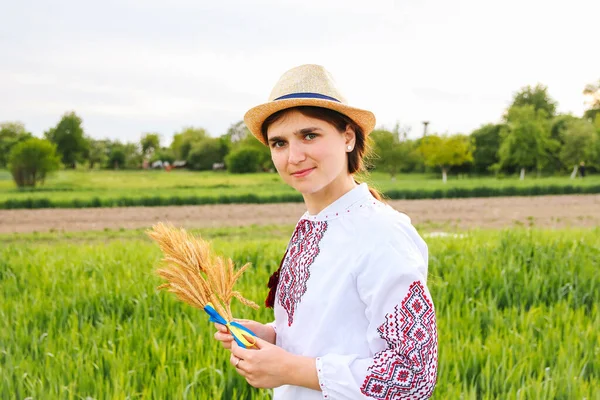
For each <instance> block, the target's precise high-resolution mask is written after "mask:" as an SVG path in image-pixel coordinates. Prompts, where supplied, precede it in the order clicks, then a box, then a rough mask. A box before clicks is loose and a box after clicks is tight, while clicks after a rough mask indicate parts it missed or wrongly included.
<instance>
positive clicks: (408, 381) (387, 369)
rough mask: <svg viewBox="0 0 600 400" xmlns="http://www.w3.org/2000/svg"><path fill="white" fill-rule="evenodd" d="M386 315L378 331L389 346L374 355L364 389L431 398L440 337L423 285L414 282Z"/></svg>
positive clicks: (370, 392) (367, 392) (392, 396)
mask: <svg viewBox="0 0 600 400" xmlns="http://www.w3.org/2000/svg"><path fill="white" fill-rule="evenodd" d="M385 318H386V321H385V322H384V323H383V324H382V325H381V326H380V327H379V328H378V329H377V331H378V332H379V336H381V338H382V339H383V340H385V341H386V342H387V345H388V347H387V349H385V350H383V351H380V352H379V353H377V354H375V357H374V358H373V364H372V365H371V366H370V367H369V368H368V369H367V371H368V372H369V375H367V377H366V378H365V381H364V383H363V385H362V387H361V392H362V393H363V394H364V395H365V396H369V397H372V398H375V399H400V398H407V397H406V396H416V397H414V398H418V399H423V398H429V397H430V396H431V394H432V393H433V388H434V387H435V383H436V380H437V354H438V353H437V341H438V340H437V328H436V324H435V312H434V309H433V304H432V302H431V300H429V298H428V297H427V295H426V293H425V288H424V286H423V284H422V283H421V282H419V281H415V282H413V283H412V284H411V285H410V287H409V289H408V294H407V295H406V297H405V298H404V300H402V303H401V304H400V305H399V306H395V307H394V312H393V313H392V314H389V315H386V316H385ZM394 328H395V329H394Z"/></svg>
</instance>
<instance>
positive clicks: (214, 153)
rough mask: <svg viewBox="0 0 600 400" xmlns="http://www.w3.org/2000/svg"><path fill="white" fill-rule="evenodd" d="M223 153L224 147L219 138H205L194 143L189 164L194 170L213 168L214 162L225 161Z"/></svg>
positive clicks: (188, 160) (188, 159)
mask: <svg viewBox="0 0 600 400" xmlns="http://www.w3.org/2000/svg"><path fill="white" fill-rule="evenodd" d="M223 153H224V149H223V146H222V144H221V141H220V140H219V139H214V138H208V139H204V140H201V141H199V142H195V143H193V144H192V148H191V149H190V151H189V154H188V157H187V165H188V166H189V167H190V168H191V169H194V170H199V171H202V170H205V171H206V170H211V169H212V167H213V164H215V163H221V162H223Z"/></svg>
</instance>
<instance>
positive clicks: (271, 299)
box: [265, 251, 287, 308]
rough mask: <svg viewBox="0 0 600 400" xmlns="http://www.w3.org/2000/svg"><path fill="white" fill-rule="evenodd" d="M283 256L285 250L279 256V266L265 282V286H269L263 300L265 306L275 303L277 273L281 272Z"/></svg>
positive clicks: (270, 306)
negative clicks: (267, 281) (281, 255)
mask: <svg viewBox="0 0 600 400" xmlns="http://www.w3.org/2000/svg"><path fill="white" fill-rule="evenodd" d="M285 256H287V251H286V252H285V254H284V255H283V257H282V258H281V262H280V263H279V268H277V271H275V272H273V275H271V277H270V278H269V283H267V287H268V288H269V294H268V295H267V298H266V300H265V306H266V307H267V308H273V306H274V305H275V293H276V292H277V285H278V284H279V274H280V273H281V266H282V265H283V260H285Z"/></svg>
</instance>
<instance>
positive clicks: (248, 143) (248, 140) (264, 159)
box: [225, 134, 275, 171]
mask: <svg viewBox="0 0 600 400" xmlns="http://www.w3.org/2000/svg"><path fill="white" fill-rule="evenodd" d="M240 148H252V149H255V150H256V151H257V152H258V153H259V154H260V156H259V157H258V164H259V171H271V170H274V169H275V165H273V160H272V159H271V150H270V149H269V147H268V146H265V145H264V144H262V142H259V141H258V139H256V138H255V137H254V136H253V135H252V134H250V135H247V136H246V137H245V138H244V139H242V140H240V141H238V142H236V143H234V144H233V147H232V149H231V151H235V150H237V149H240ZM226 160H227V159H226ZM225 164H227V161H225Z"/></svg>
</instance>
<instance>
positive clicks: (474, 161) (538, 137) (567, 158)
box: [0, 80, 600, 186]
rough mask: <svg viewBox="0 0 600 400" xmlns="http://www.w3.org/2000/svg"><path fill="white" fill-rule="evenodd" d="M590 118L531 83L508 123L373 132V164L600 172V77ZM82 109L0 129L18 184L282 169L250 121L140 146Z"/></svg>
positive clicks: (154, 138) (402, 168) (382, 167)
mask: <svg viewBox="0 0 600 400" xmlns="http://www.w3.org/2000/svg"><path fill="white" fill-rule="evenodd" d="M584 94H585V95H586V96H588V98H589V99H590V100H589V104H588V109H587V110H586V112H585V114H584V115H583V116H582V117H581V118H578V117H575V116H573V115H570V114H557V112H556V107H557V103H556V101H555V100H553V99H552V98H551V97H550V95H549V94H548V89H547V87H545V86H543V85H540V84H538V85H536V86H534V87H532V86H527V87H524V88H522V89H521V90H519V91H518V92H516V93H515V95H514V97H513V99H512V104H511V105H510V106H509V107H508V109H507V110H506V111H505V113H504V114H503V115H502V118H501V122H500V123H496V124H491V123H490V124H486V125H483V126H481V127H480V128H478V129H476V130H474V131H473V132H471V133H470V134H468V135H466V134H452V135H448V134H428V135H424V136H423V137H421V138H418V139H409V138H408V133H409V130H408V129H407V128H405V127H402V126H400V124H397V125H396V127H395V128H393V129H392V130H386V129H377V130H375V131H374V132H373V133H372V134H371V136H370V137H371V139H372V140H371V141H370V142H371V147H372V150H373V151H372V152H371V154H372V155H371V157H370V158H369V163H368V168H369V169H371V170H376V171H384V172H387V173H389V174H390V176H391V177H392V179H395V176H396V175H397V174H399V173H410V172H427V171H440V172H441V173H442V179H443V180H444V181H446V179H447V174H448V172H449V171H450V170H451V169H452V170H453V171H455V172H457V173H468V174H490V173H495V174H513V173H520V176H521V179H523V178H524V177H525V172H526V171H528V170H529V171H535V172H536V173H537V174H542V173H545V174H548V173H549V174H560V173H566V172H568V171H572V176H573V175H574V174H576V172H577V168H578V166H579V165H582V166H583V165H585V166H586V167H587V168H588V170H592V171H598V170H600V80H599V81H598V82H597V83H595V84H590V85H587V86H586V88H585V89H584ZM82 125H83V124H82V119H81V118H80V117H79V116H78V115H77V114H76V113H75V112H68V113H65V114H64V115H63V116H62V118H61V119H60V121H59V122H58V123H57V125H56V126H54V127H51V128H50V129H48V130H47V131H46V132H44V137H43V138H41V139H40V138H35V137H33V135H32V134H31V133H30V132H27V130H26V129H25V126H24V125H23V124H22V123H19V122H6V123H2V124H0V168H8V169H9V170H10V171H11V173H12V175H13V178H14V180H15V182H16V183H17V185H18V186H35V185H36V184H37V183H40V182H42V183H43V181H44V179H45V177H46V176H47V174H48V173H50V172H52V171H54V170H57V169H59V168H61V167H62V166H64V167H65V168H73V169H74V168H77V166H78V165H79V166H86V167H87V168H104V169H139V168H142V166H151V165H152V164H154V163H155V162H156V161H161V163H160V164H161V165H165V164H168V165H177V166H183V165H184V166H185V167H186V168H188V169H191V170H197V171H201V170H211V169H214V168H215V166H223V167H225V168H226V169H227V170H229V171H230V172H232V173H245V172H259V171H269V170H272V169H273V164H272V162H271V157H270V152H269V149H268V148H267V147H266V146H264V145H262V144H261V143H260V142H258V141H257V140H256V139H255V138H254V137H253V136H252V135H251V134H250V132H249V131H248V129H247V128H246V127H245V125H244V123H243V121H239V122H237V123H235V124H233V125H231V126H230V128H229V129H228V131H227V132H226V133H225V134H223V135H221V136H219V137H212V136H210V135H209V134H208V133H207V132H206V130H204V129H203V128H198V127H186V128H184V129H182V130H181V131H180V132H176V133H175V134H174V136H173V141H172V142H171V144H170V145H169V146H167V147H163V146H161V145H160V134H158V133H154V132H149V133H144V134H143V135H142V137H141V140H140V141H139V142H138V143H122V142H120V141H119V140H109V139H103V140H98V139H93V138H91V137H89V136H87V135H86V134H85V132H84V130H83V126H82Z"/></svg>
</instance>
